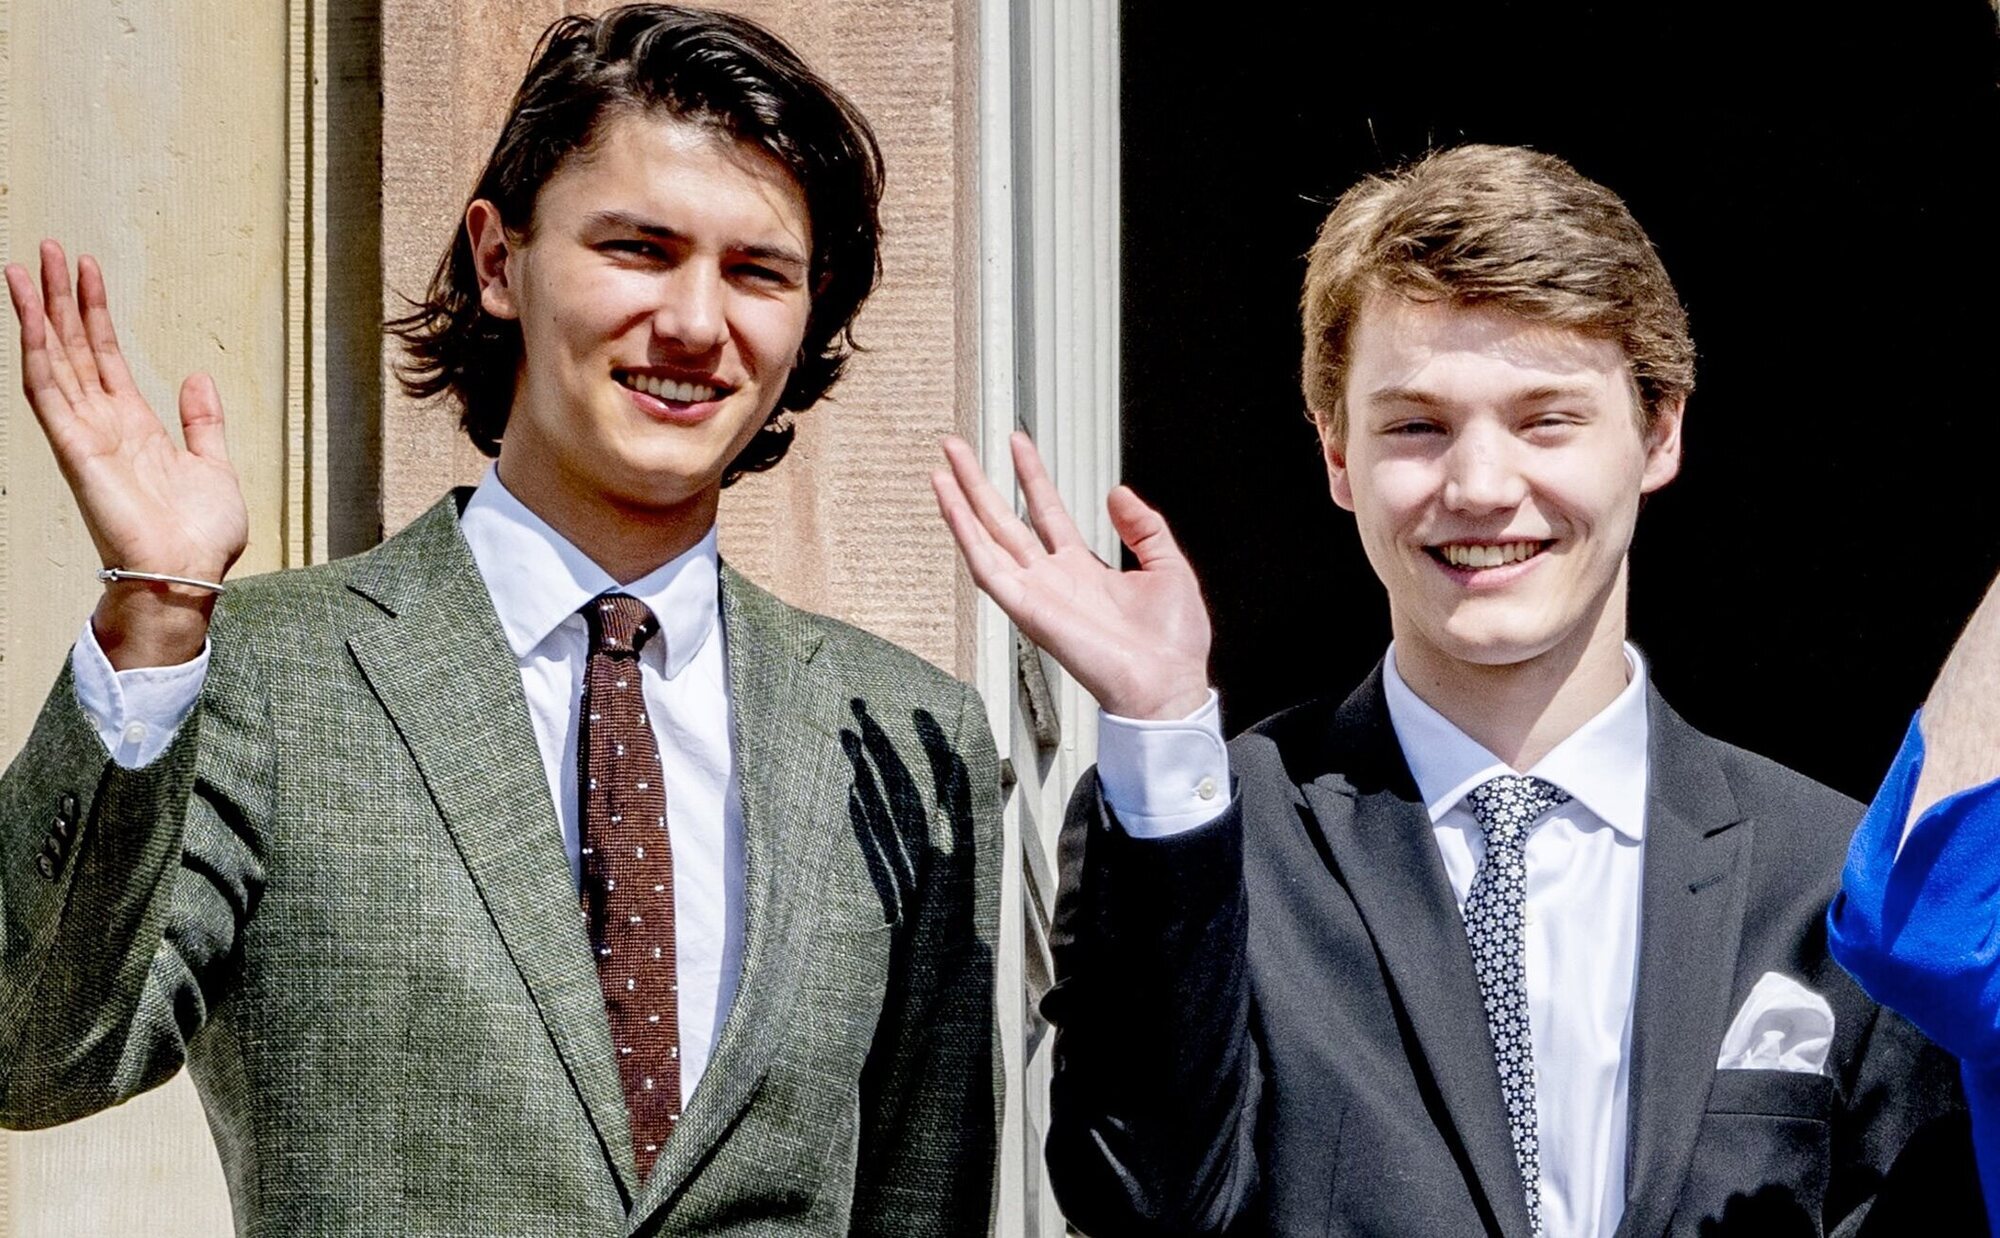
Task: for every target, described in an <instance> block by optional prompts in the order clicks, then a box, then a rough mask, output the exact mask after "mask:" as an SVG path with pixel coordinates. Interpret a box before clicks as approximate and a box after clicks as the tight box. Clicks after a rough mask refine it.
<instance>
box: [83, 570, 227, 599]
mask: <svg viewBox="0 0 2000 1238" xmlns="http://www.w3.org/2000/svg"><path fill="white" fill-rule="evenodd" d="M97 578H98V579H99V580H101V581H103V582H104V583H105V584H107V585H112V584H117V583H118V582H119V581H121V580H151V581H157V582H159V583H160V584H163V585H187V586H188V587H189V588H192V589H206V590H208V591H209V592H210V593H227V592H229V590H228V589H226V588H224V587H223V584H222V582H221V581H218V580H196V579H195V578H194V577H192V576H169V575H167V574H166V573H164V572H135V571H133V570H131V569H130V568H124V567H100V568H98V569H97Z"/></svg>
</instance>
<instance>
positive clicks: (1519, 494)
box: [1444, 426, 1528, 513]
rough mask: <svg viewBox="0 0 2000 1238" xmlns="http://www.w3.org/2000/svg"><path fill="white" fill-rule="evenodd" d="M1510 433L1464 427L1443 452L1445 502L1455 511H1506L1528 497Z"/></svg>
mask: <svg viewBox="0 0 2000 1238" xmlns="http://www.w3.org/2000/svg"><path fill="white" fill-rule="evenodd" d="M1516 447H1517V444H1516V443H1515V441H1514V439H1513V438H1512V436H1510V435H1507V434H1504V433H1499V432H1497V431H1495V430H1491V429H1488V428H1486V427H1483V426H1469V427H1466V428H1465V429H1464V430H1463V431H1462V432H1461V433H1460V434H1458V435H1457V436H1456V437H1455V439H1454V440H1453V442H1452V444H1451V447H1450V449H1449V450H1447V451H1446V452H1445V459H1444V466H1445V476H1444V503H1445V506H1446V507H1448V508H1450V509H1451V510H1452V511H1455V512H1467V513H1477V512H1490V511H1505V510H1507V509H1508V508H1512V507H1518V506H1519V505H1520V504H1521V502H1522V501H1523V500H1524V499H1526V498H1527V494H1528V484H1527V479H1526V478H1525V477H1524V476H1523V475H1522V472H1521V468H1520V462H1519V461H1518V460H1517V459H1516V458H1515V451H1516Z"/></svg>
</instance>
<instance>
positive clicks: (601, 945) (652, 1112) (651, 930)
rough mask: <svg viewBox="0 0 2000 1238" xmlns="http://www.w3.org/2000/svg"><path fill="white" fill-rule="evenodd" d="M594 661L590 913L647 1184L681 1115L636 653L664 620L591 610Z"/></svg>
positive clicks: (667, 877)
mask: <svg viewBox="0 0 2000 1238" xmlns="http://www.w3.org/2000/svg"><path fill="white" fill-rule="evenodd" d="M583 617H584V620H585V622H587V623H588V624H589V625H590V662H589V666H588V668H587V669H586V671H585V674H584V688H583V724H582V727H581V730H580V733H579V734H578V736H577V743H576V751H577V765H578V768H577V786H578V788H579V792H578V793H579V794H580V795H581V796H582V798H583V838H582V849H581V850H582V856H581V858H582V861H583V863H582V869H583V888H582V894H583V911H584V922H585V924H586V926H587V927H588V928H589V930H590V946H591V949H592V951H593V952H594V953H595V954H596V955H597V979H598V982H599V984H601V985H602V986H603V989H604V1009H605V1011H606V1013H608V1014H609V1015H610V1018H611V1043H612V1046H613V1048H614V1050H615V1051H616V1053H617V1056H618V1075H619V1078H620V1080H621V1081H622V1082H623V1083H624V1085H625V1107H626V1109H627V1110H628V1111H629V1112H630V1114H631V1117H632V1151H633V1154H634V1156H635V1157H636V1159H637V1161H638V1165H639V1176H640V1177H641V1178H642V1179H643V1178H644V1177H646V1175H648V1174H649V1173H651V1172H652V1169H653V1161H654V1160H655V1159H656V1158H657V1157H658V1156H659V1152H660V1149H661V1148H662V1147H664V1146H665V1145H666V1142H667V1136H668V1135H670V1134H671V1133H672V1132H673V1128H674V1123H675V1122H677V1121H679V1120H680V1113H681V1062H680V1056H681V1049H680V1019H679V1007H680V990H679V986H678V985H677V983H676V980H675V976H674V862H673V855H672V853H671V852H670V851H669V849H668V846H667V793H666V788H665V787H663V786H662V785H661V782H660V753H659V749H658V748H657V747H656V746H655V742H654V739H653V728H652V726H651V724H650V723H648V722H647V720H646V698H645V697H644V696H643V695H642V694H641V692H640V688H639V650H640V649H641V648H643V647H644V646H645V644H646V641H647V639H648V638H649V637H651V636H652V635H653V634H654V633H656V632H658V631H659V627H660V625H659V622H658V621H657V620H655V619H654V618H653V612H652V611H650V610H648V609H646V604H645V603H644V602H641V601H640V600H639V599H638V598H635V597H632V596H630V595H628V594H623V593H607V594H605V595H604V596H602V597H598V598H593V599H592V600H591V601H589V602H587V603H585V605H584V607H583Z"/></svg>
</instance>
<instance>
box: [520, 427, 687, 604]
mask: <svg viewBox="0 0 2000 1238" xmlns="http://www.w3.org/2000/svg"><path fill="white" fill-rule="evenodd" d="M497 467H498V469H499V472H500V480H501V482H502V484H504V485H505V486H506V487H507V491H508V493H510V494H512V495H513V496H514V497H515V498H517V499H519V500H520V501H521V505H522V506H524V507H526V508H527V509H528V510H529V511H531V512H533V513H535V514H536V515H537V516H540V517H541V518H542V519H543V520H545V521H547V522H548V525H549V527H550V528H552V529H554V530H555V531H556V532H558V533H560V534H562V535H563V537H564V538H566V539H568V541H569V543H570V544H571V545H573V546H575V547H576V548H577V549H578V550H581V551H582V552H583V553H584V554H585V555H587V556H589V558H590V561H591V562H593V563H595V564H597V566H599V567H601V568H603V569H604V571H605V574H606V575H608V576H610V577H611V578H612V579H613V580H615V581H617V582H618V583H619V584H621V585H627V584H630V583H632V582H633V581H635V580H638V579H639V578H640V577H642V576H645V575H647V574H649V573H651V572H654V571H657V570H658V569H659V568H660V566H661V565H662V564H665V563H668V562H670V561H672V560H673V559H675V558H677V557H679V556H680V555H683V554H686V553H687V552H688V551H689V550H690V549H692V548H693V547H694V546H695V545H696V544H697V543H699V542H700V541H701V539H702V538H703V537H705V536H707V534H708V531H709V529H710V528H712V527H713V526H714V524H715V511H716V506H717V502H718V499H719V497H720V495H719V490H720V488H719V487H715V486H711V487H708V488H706V489H704V490H702V491H700V492H698V493H696V494H694V495H692V496H691V497H689V498H688V499H686V500H684V501H682V502H679V503H673V504H666V505H660V506H653V505H648V504H643V503H632V502H627V501H625V500H622V499H620V498H619V497H617V496H615V495H611V494H605V493H601V492H592V493H587V494H581V493H579V492H578V491H576V490H572V489H570V488H569V487H565V486H562V485H559V484H554V483H553V479H551V478H549V477H547V476H545V475H544V474H543V473H542V472H541V471H540V470H536V469H523V468H518V467H513V466H510V465H509V464H508V460H507V454H506V450H505V448H504V447H503V448H502V450H501V455H500V461H499V464H498V465H497Z"/></svg>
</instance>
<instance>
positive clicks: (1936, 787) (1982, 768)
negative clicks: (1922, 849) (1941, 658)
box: [1904, 580, 2000, 828]
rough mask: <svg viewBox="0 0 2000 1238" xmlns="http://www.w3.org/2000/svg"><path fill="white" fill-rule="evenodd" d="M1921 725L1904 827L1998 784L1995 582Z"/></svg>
mask: <svg viewBox="0 0 2000 1238" xmlns="http://www.w3.org/2000/svg"><path fill="white" fill-rule="evenodd" d="M1920 726H1921V727H1922V730H1923V736H1924V759H1923V773H1922V774H1921V775H1920V776H1919V777H1918V778H1917V787H1916V792H1915V794H1914V795H1913V796H1912V797H1911V799H1910V808H1909V813H1908V815H1907V817H1906V819H1905V823H1904V824H1905V826H1906V828H1907V826H1909V825H1912V824H1914V823H1915V822H1916V821H1917V819H1918V818H1920V817H1922V816H1923V815H1924V813H1926V812H1928V811H1929V810H1930V809H1931V808H1933V807H1935V806H1936V805H1937V804H1938V803H1939V802H1940V801H1942V800H1944V799H1946V798H1947V797H1949V796H1952V795H1955V794H1957V793H1958V792H1961V791H1966V790H1970V789H1972V788H1974V787H1977V786H1980V785H1982V784H1984V783H1989V782H1992V781H1994V780H1995V779H2000V580H1996V581H1995V582H1994V584H1993V586H1992V587H1991V588H1989V589H1987V591H1986V598H1985V600H1984V601H1982V602H1981V603H1980V604H1979V609H1978V610H1976V611H1974V612H1972V619H1971V621H1970V622H1968V623H1967V624H1966V625H1965V631H1964V633H1963V634H1962V635H1960V637H1959V638H1958V644H1957V645H1955V646H1954V647H1953V648H1952V651H1951V656H1950V657H1949V658H1947V659H1945V664H1944V669H1943V670H1942V671H1940V672H1938V677H1937V682H1936V683H1935V684H1934V685H1932V687H1931V693H1930V696H1928V697H1926V698H1925V700H1924V711H1923V720H1922V722H1921V723H1920Z"/></svg>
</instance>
